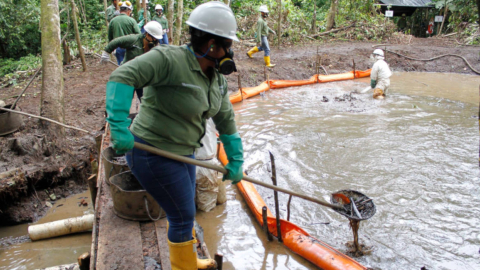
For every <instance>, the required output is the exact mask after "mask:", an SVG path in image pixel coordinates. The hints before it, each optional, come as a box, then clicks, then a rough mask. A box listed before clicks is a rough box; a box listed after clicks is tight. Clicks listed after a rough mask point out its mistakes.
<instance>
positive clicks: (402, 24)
mask: <svg viewBox="0 0 480 270" xmlns="http://www.w3.org/2000/svg"><path fill="white" fill-rule="evenodd" d="M397 27H398V31H401V32H403V33H405V30H407V17H406V14H405V13H403V14H402V17H400V19H398V22H397Z"/></svg>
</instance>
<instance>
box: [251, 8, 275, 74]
mask: <svg viewBox="0 0 480 270" xmlns="http://www.w3.org/2000/svg"><path fill="white" fill-rule="evenodd" d="M258 11H260V13H261V15H260V17H259V18H258V21H257V33H256V41H257V44H260V46H258V45H257V46H255V47H253V48H252V49H251V50H250V51H248V52H247V55H248V57H250V58H253V56H252V55H253V54H254V53H256V52H259V51H260V52H261V51H264V53H265V55H264V57H263V59H264V61H265V65H266V66H267V67H274V66H275V65H274V64H271V63H270V46H269V45H268V39H267V36H268V33H270V32H271V33H273V34H274V35H276V33H275V31H273V30H272V29H270V28H269V27H268V25H267V22H266V19H267V18H268V8H267V6H266V5H262V6H260V8H259V9H258Z"/></svg>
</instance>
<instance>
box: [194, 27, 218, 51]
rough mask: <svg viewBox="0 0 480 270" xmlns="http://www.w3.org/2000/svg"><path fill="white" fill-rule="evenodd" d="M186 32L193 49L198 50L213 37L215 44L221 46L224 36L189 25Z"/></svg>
mask: <svg viewBox="0 0 480 270" xmlns="http://www.w3.org/2000/svg"><path fill="white" fill-rule="evenodd" d="M188 32H189V33H190V43H191V44H192V47H193V50H194V51H200V49H201V48H202V46H203V45H205V44H206V43H208V41H209V40H210V39H214V40H215V44H217V45H220V46H223V43H224V41H225V38H224V37H220V36H217V35H214V34H210V33H207V32H204V31H202V30H199V29H197V28H194V27H191V26H190V28H189V30H188Z"/></svg>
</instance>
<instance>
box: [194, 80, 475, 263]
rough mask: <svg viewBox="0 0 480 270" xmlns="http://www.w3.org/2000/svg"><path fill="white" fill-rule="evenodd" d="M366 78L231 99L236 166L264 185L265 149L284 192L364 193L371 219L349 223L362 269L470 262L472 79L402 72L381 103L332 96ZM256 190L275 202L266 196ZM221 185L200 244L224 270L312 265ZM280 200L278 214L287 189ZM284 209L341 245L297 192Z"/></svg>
mask: <svg viewBox="0 0 480 270" xmlns="http://www.w3.org/2000/svg"><path fill="white" fill-rule="evenodd" d="M367 83H369V81H368V79H361V80H356V81H345V82H336V83H328V84H319V85H310V86H303V87H295V88H288V89H278V90H274V91H270V92H268V93H267V94H266V95H265V96H263V97H257V98H252V99H249V100H245V101H243V102H242V103H241V104H238V105H235V110H236V120H237V126H238V129H239V132H240V134H241V136H242V139H243V142H244V152H245V165H244V169H246V170H248V172H249V175H250V176H252V177H253V178H256V179H263V180H264V181H266V182H268V183H270V178H269V177H270V172H269V167H270V164H269V157H268V151H271V152H272V153H273V154H274V155H275V159H276V167H277V179H278V182H279V186H281V187H283V188H287V189H290V190H293V191H296V192H303V193H305V194H306V195H309V196H313V197H318V198H323V199H324V200H326V201H328V200H329V198H330V193H332V192H335V191H338V190H341V189H353V190H358V191H360V192H362V193H364V194H366V195H367V196H369V197H371V198H373V199H374V201H375V204H376V206H377V214H376V215H375V216H374V217H373V218H371V219H370V220H367V221H363V222H362V226H361V227H360V230H359V237H360V243H361V244H365V245H366V246H368V247H373V251H372V253H371V254H369V255H367V256H363V257H360V258H357V260H358V261H359V262H361V263H362V264H364V265H366V266H369V267H376V268H381V269H420V268H421V267H422V266H426V267H427V268H428V269H479V268H480V260H479V259H480V255H479V248H480V246H479V241H480V228H479V227H478V224H479V222H480V210H479V207H478V206H479V205H480V198H479V196H478V194H479V188H478V186H479V184H480V183H479V169H478V147H479V146H478V130H479V127H478V116H477V115H478V77H476V76H465V75H459V74H435V73H426V74H425V73H400V74H394V76H393V77H392V86H391V89H390V91H389V92H388V93H387V95H388V97H387V99H385V100H383V101H379V100H373V99H372V98H371V93H367V94H352V95H351V96H352V97H353V98H352V99H351V100H348V98H347V99H345V98H343V99H344V100H338V99H337V100H335V97H345V94H347V95H350V94H349V92H350V91H352V90H357V91H359V90H361V89H363V88H364V87H365V86H366V85H367ZM324 96H325V97H326V99H325V98H323V97H324ZM325 100H328V102H323V101H325ZM257 188H258V190H259V192H260V194H261V195H262V197H263V198H264V199H265V201H266V202H267V204H268V206H269V207H270V208H271V209H274V201H273V192H272V191H270V190H267V189H265V188H262V187H257ZM228 192H229V196H230V197H229V201H228V202H227V205H225V206H221V207H218V208H217V209H215V210H214V211H212V212H211V213H199V218H200V219H201V220H199V223H200V224H201V225H202V226H204V228H205V235H206V237H207V238H206V241H207V244H208V245H209V249H211V251H212V252H220V253H223V255H224V258H225V260H226V261H228V263H229V264H231V266H232V267H224V269H287V268H288V269H303V268H307V269H310V268H314V267H313V266H312V265H311V264H310V263H308V262H307V261H306V260H304V259H302V258H300V257H299V256H297V255H295V254H293V253H292V252H290V251H289V250H288V249H287V248H285V247H283V246H282V245H281V244H280V243H278V242H275V241H274V242H268V241H266V238H265V237H264V236H263V233H262V232H261V229H260V227H259V226H258V224H257V222H256V221H255V220H254V218H253V217H252V216H251V214H250V213H249V212H248V210H246V206H245V203H244V202H243V200H242V199H241V195H240V194H238V193H237V191H236V190H235V189H233V188H231V189H230V190H229V191H228ZM279 196H280V198H279V201H280V207H281V213H280V215H281V217H282V218H285V217H286V203H287V200H288V196H287V195H284V194H280V195H279ZM291 207H292V209H291V221H292V222H294V223H296V224H298V225H300V226H302V227H303V228H304V229H305V230H306V231H308V232H309V233H311V234H312V235H314V236H316V237H318V238H319V239H322V240H324V241H326V242H327V243H329V244H331V245H332V246H334V247H335V248H337V249H339V250H340V251H342V252H347V251H348V247H347V246H346V243H347V242H349V241H351V240H352V234H351V230H350V228H349V222H348V220H347V219H346V218H345V217H343V216H340V215H338V214H337V213H335V212H333V211H331V210H329V209H326V208H322V207H320V206H318V205H315V204H311V203H308V202H305V201H302V200H301V199H296V198H294V199H293V201H292V206H291ZM321 223H329V225H325V224H321Z"/></svg>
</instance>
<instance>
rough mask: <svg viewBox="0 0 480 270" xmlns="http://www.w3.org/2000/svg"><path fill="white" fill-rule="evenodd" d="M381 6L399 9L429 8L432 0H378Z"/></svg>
mask: <svg viewBox="0 0 480 270" xmlns="http://www.w3.org/2000/svg"><path fill="white" fill-rule="evenodd" d="M378 2H380V3H381V4H385V5H390V6H392V7H394V6H400V7H429V6H432V5H433V3H432V0H380V1H378Z"/></svg>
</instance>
